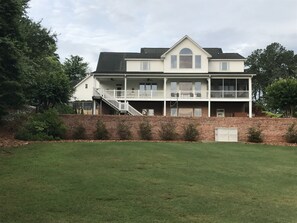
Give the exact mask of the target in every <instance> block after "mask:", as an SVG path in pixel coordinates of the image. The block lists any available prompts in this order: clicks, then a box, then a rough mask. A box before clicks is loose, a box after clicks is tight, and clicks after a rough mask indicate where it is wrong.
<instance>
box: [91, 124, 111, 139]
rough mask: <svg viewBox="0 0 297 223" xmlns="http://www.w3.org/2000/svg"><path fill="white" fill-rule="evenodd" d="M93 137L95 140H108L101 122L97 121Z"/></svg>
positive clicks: (107, 134)
mask: <svg viewBox="0 0 297 223" xmlns="http://www.w3.org/2000/svg"><path fill="white" fill-rule="evenodd" d="M94 135H95V139H101V140H106V139H109V133H108V131H107V129H106V126H105V124H104V123H103V122H102V121H101V120H98V121H97V124H96V130H95V133H94Z"/></svg>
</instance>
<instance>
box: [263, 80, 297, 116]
mask: <svg viewBox="0 0 297 223" xmlns="http://www.w3.org/2000/svg"><path fill="white" fill-rule="evenodd" d="M265 99H266V102H267V105H268V107H269V108H271V109H275V110H278V111H281V112H284V113H285V114H286V115H287V116H291V117H292V116H293V115H294V113H295V111H296V107H297V79H295V78H289V79H280V80H277V81H275V82H274V83H272V84H271V85H270V86H268V87H267V89H266V95H265Z"/></svg>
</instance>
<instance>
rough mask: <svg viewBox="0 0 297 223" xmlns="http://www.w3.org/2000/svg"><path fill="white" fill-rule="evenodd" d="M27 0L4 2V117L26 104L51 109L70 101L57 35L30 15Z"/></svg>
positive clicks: (0, 33) (0, 90)
mask: <svg viewBox="0 0 297 223" xmlns="http://www.w3.org/2000/svg"><path fill="white" fill-rule="evenodd" d="M27 2H28V1H27V0H6V1H1V4H0V119H1V117H2V115H3V114H4V113H5V112H6V111H7V110H8V109H10V108H13V109H15V108H20V107H21V106H22V105H24V104H29V105H34V106H37V108H40V109H48V108H49V107H52V106H54V105H55V104H58V103H65V102H67V101H68V99H69V97H70V94H71V87H70V82H69V79H68V77H67V76H66V75H65V72H64V70H63V66H62V64H61V63H60V61H59V57H58V55H57V54H56V50H57V44H56V42H57V38H56V34H55V33H52V31H51V30H48V29H46V28H44V27H42V25H41V23H40V22H34V21H32V20H31V19H29V18H28V16H27V15H26V8H27Z"/></svg>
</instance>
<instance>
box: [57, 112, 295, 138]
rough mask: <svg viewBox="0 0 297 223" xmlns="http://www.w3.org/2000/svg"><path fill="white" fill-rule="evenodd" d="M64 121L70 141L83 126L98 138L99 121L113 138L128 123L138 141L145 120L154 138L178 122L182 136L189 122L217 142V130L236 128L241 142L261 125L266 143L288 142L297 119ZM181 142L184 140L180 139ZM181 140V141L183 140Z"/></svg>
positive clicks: (113, 118) (83, 118)
mask: <svg viewBox="0 0 297 223" xmlns="http://www.w3.org/2000/svg"><path fill="white" fill-rule="evenodd" d="M61 118H62V120H63V121H64V123H65V125H66V126H67V127H68V132H67V138H71V136H72V134H73V129H75V127H76V126H78V125H79V124H81V125H83V126H84V127H85V128H86V134H87V138H88V139H94V131H95V129H96V122H97V121H98V120H99V119H101V120H102V121H103V122H104V123H105V125H106V127H107V130H108V131H109V133H110V136H111V139H119V137H118V136H117V131H116V127H117V124H118V123H119V121H121V120H125V121H126V122H127V123H129V124H130V125H131V131H132V135H133V139H134V140H138V139H140V138H139V135H138V129H139V127H138V126H139V123H140V122H142V121H143V120H148V121H149V122H150V123H151V124H152V132H153V139H154V140H159V139H160V138H159V129H160V123H162V122H175V123H176V126H177V132H178V133H179V135H182V132H183V126H185V125H187V124H188V123H194V124H197V126H198V130H199V133H200V140H202V141H214V140H215V128H216V127H236V128H237V129H238V140H239V141H243V142H244V141H247V130H248V128H249V127H253V126H254V127H256V126H259V127H260V128H261V130H262V134H263V136H264V138H263V139H264V142H270V143H273V142H285V139H284V137H283V136H284V134H285V133H286V131H287V129H288V126H289V125H290V124H292V123H293V122H295V121H297V119H292V118H251V119H250V118H246V117H231V118H216V117H212V118H186V117H163V116H153V117H147V116H146V117H143V116H114V115H111V116H109V115H108V116H92V115H61ZM179 139H181V137H180V138H179ZM179 139H177V140H179Z"/></svg>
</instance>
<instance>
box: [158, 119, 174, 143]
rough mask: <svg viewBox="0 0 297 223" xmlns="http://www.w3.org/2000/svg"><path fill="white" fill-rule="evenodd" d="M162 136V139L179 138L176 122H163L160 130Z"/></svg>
mask: <svg viewBox="0 0 297 223" xmlns="http://www.w3.org/2000/svg"><path fill="white" fill-rule="evenodd" d="M159 135H160V138H161V139H162V140H166V141H169V140H174V139H176V138H177V136H178V135H177V133H176V125H175V123H174V122H163V123H161V129H160V131H159Z"/></svg>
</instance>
